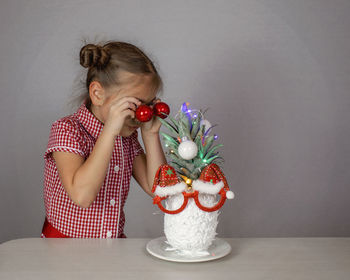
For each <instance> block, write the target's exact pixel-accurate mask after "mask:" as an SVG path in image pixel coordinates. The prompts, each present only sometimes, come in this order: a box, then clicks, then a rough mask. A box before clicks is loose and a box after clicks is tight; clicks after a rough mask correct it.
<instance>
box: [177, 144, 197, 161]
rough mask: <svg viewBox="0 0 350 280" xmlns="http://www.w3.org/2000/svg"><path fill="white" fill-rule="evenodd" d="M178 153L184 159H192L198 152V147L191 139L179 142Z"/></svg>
mask: <svg viewBox="0 0 350 280" xmlns="http://www.w3.org/2000/svg"><path fill="white" fill-rule="evenodd" d="M178 152H179V155H180V156H181V157H182V158H183V159H186V160H190V159H193V158H194V157H195V156H196V155H197V153H198V147H197V145H196V143H194V142H193V141H191V140H187V141H184V142H181V144H180V145H179V147H178Z"/></svg>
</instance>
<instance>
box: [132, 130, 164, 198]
mask: <svg viewBox="0 0 350 280" xmlns="http://www.w3.org/2000/svg"><path fill="white" fill-rule="evenodd" d="M142 140H143V143H144V145H145V150H146V154H141V155H138V156H137V157H136V158H135V159H134V163H133V176H134V178H135V180H136V181H137V182H138V183H139V185H140V186H141V187H142V188H143V190H144V191H145V192H146V193H147V194H149V195H150V196H151V197H154V196H155V195H154V194H153V193H152V185H153V180H154V176H155V174H156V172H157V169H158V168H159V166H160V165H162V164H164V163H166V159H165V156H164V152H163V149H162V146H161V143H160V139H159V134H158V132H144V131H143V133H142Z"/></svg>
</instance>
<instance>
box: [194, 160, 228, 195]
mask: <svg viewBox="0 0 350 280" xmlns="http://www.w3.org/2000/svg"><path fill="white" fill-rule="evenodd" d="M192 188H193V189H194V190H197V191H198V192H199V193H206V194H218V193H219V192H220V190H221V189H222V188H223V189H224V191H225V194H226V198H228V199H232V198H233V197H234V194H233V192H232V191H230V189H229V186H228V184H227V180H226V177H225V175H224V174H223V172H222V171H221V170H220V168H219V166H218V165H217V164H215V163H211V164H209V165H207V166H206V167H205V168H204V169H203V170H202V173H201V175H200V177H199V179H198V180H194V181H193V182H192Z"/></svg>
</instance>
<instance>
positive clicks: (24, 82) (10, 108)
mask: <svg viewBox="0 0 350 280" xmlns="http://www.w3.org/2000/svg"><path fill="white" fill-rule="evenodd" d="M349 14H350V1H347V0H343V1H341V0H335V1H328V0H318V1H317V0H293V1H287V0H285V1H281V0H270V1H269V0H264V1H257V0H256V1H254V0H237V1H209V0H207V1H189V0H186V1H183V0H178V1H164V0H152V1H130V0H128V1H109V0H101V1H72V0H69V1H68V0H51V1H46V0H42V1H39V0H36V1H24V0H23V1H12V0H11V1H10V0H2V1H1V2H0V34H1V40H0V85H1V102H0V106H1V107H0V114H1V115H0V119H1V138H0V139H1V140H0V144H1V157H0V162H1V169H0V172H1V175H0V180H1V196H0V242H2V241H6V240H10V239H14V238H21V237H38V236H39V234H40V231H41V227H42V223H43V220H44V205H43V199H42V188H43V163H44V162H43V157H42V155H43V152H44V150H45V148H46V144H47V140H48V135H49V130H50V126H51V123H52V122H53V121H55V120H56V119H58V118H60V117H62V116H64V115H66V114H68V113H71V112H72V110H71V109H70V107H69V106H67V102H68V101H69V100H70V99H71V94H72V88H74V86H73V85H74V81H75V80H76V79H77V78H79V77H81V76H82V75H83V74H84V72H83V71H82V69H80V68H81V67H80V65H79V56H78V54H79V50H80V48H81V46H82V39H84V38H85V39H88V40H89V41H90V42H98V41H99V40H109V39H114V40H124V41H128V42H131V43H134V44H136V45H137V46H139V47H141V48H143V49H144V51H145V52H146V53H147V54H149V56H150V57H151V58H152V59H153V60H154V62H155V63H156V65H158V67H159V70H160V73H161V75H162V77H163V80H164V83H165V90H164V96H163V100H165V101H166V102H168V103H169V104H170V105H171V108H172V110H173V111H175V110H177V109H178V108H179V107H180V105H181V103H182V102H184V101H189V102H190V103H191V105H192V106H193V107H195V108H206V107H209V108H210V109H209V111H208V113H207V118H208V119H209V120H210V121H211V122H212V123H217V124H219V126H218V127H216V128H215V132H216V133H217V134H218V135H219V137H220V138H219V139H220V140H219V141H220V143H222V144H224V148H222V149H221V152H222V153H223V154H224V157H225V160H226V162H225V168H224V172H225V174H226V175H227V178H228V180H229V182H230V186H231V189H232V190H233V191H234V192H235V194H236V199H235V200H233V201H229V202H227V203H226V204H225V205H224V207H223V208H222V211H221V214H220V222H219V226H218V233H219V236H221V237H290V236H294V237H301V236H303V237H304V236H350V221H349V218H350V215H349V213H350V203H349V202H350V184H349V183H350V172H349V167H350V141H349V137H350V129H349V121H350V110H349V105H350V96H349V89H350V79H349V74H350V60H349V50H350V36H349V35H350V34H349V33H350V32H349V30H350V29H349V28H350V17H349ZM126 215H127V222H126V228H125V229H126V234H127V235H128V237H147V238H155V237H158V236H161V235H163V232H162V229H163V215H162V214H161V212H160V211H158V210H157V208H155V207H154V206H153V205H152V201H151V200H150V199H149V197H148V196H147V195H146V194H145V193H144V192H143V191H142V190H141V188H139V187H138V186H137V185H136V183H135V181H133V182H132V184H131V191H130V195H129V198H128V201H127V206H126Z"/></svg>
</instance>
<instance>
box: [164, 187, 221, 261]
mask: <svg viewBox="0 0 350 280" xmlns="http://www.w3.org/2000/svg"><path fill="white" fill-rule="evenodd" d="M199 201H200V202H201V204H202V205H203V206H206V207H213V206H214V205H215V204H217V202H218V201H217V199H216V196H215V195H210V194H199ZM182 203H183V195H182V194H177V195H173V196H170V197H168V198H167V199H166V200H165V207H166V208H167V209H168V210H176V209H178V208H180V207H181V205H182ZM218 215H219V212H218V211H213V212H206V211H203V210H201V209H199V208H198V206H197V205H196V203H195V201H194V199H193V198H189V200H188V204H187V206H186V208H185V209H184V210H183V211H182V212H180V213H178V214H164V233H165V236H166V238H167V243H168V244H169V245H170V246H171V247H169V248H167V249H166V250H169V251H170V250H171V251H176V252H177V253H178V254H180V255H188V256H205V255H209V252H208V251H207V250H208V248H209V246H210V245H211V244H212V242H213V240H214V239H215V236H216V234H217V233H216V227H217V225H218Z"/></svg>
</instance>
